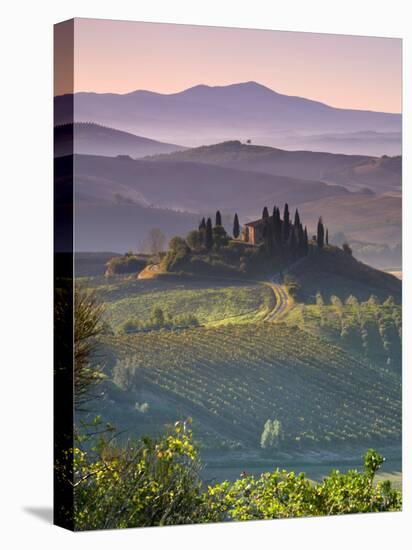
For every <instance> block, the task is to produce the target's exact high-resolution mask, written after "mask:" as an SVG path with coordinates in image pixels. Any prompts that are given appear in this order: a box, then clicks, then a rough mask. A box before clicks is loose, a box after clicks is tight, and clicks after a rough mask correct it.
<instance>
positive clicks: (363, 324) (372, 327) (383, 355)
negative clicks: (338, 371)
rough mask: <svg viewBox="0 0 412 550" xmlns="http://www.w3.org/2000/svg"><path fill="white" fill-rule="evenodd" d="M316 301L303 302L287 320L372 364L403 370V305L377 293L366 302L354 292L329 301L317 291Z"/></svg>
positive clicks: (334, 297) (397, 370)
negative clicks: (324, 337) (359, 299)
mask: <svg viewBox="0 0 412 550" xmlns="http://www.w3.org/2000/svg"><path fill="white" fill-rule="evenodd" d="M316 299H317V304H316V305H306V304H300V305H298V306H297V307H295V308H294V309H293V310H292V311H291V312H290V313H289V314H288V316H287V319H286V320H287V322H289V323H292V324H297V325H298V326H299V327H300V328H302V329H306V330H310V331H311V332H315V333H317V334H322V335H324V336H326V337H328V338H329V339H330V340H331V341H332V342H334V343H335V344H336V345H338V346H340V347H343V348H344V349H346V350H347V351H350V352H351V353H355V354H357V355H358V356H360V357H362V358H363V359H365V360H366V361H369V362H372V363H373V364H377V365H381V366H387V367H388V368H392V369H393V370H395V371H396V372H398V373H400V372H401V364H402V342H401V339H402V313H401V306H400V305H397V304H396V303H395V302H394V300H392V299H387V300H385V301H384V302H383V303H379V300H378V299H377V298H376V297H373V296H372V297H371V298H369V300H367V301H365V302H361V303H359V301H358V300H357V299H356V298H355V297H354V296H351V297H350V298H348V299H347V301H346V302H342V301H341V300H340V298H338V297H337V296H332V297H331V301H330V302H329V303H328V304H327V303H325V302H324V300H323V297H322V294H321V293H319V292H318V293H317V298H316Z"/></svg>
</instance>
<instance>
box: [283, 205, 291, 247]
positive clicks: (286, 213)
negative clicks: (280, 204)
mask: <svg viewBox="0 0 412 550" xmlns="http://www.w3.org/2000/svg"><path fill="white" fill-rule="evenodd" d="M282 229H283V232H282V233H283V237H282V241H283V242H284V243H287V242H288V240H289V229H290V216H289V205H288V203H285V208H284V211H283V224H282Z"/></svg>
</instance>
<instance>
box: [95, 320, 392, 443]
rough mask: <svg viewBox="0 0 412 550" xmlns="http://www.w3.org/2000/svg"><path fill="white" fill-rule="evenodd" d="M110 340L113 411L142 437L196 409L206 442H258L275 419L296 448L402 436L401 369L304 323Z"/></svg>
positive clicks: (107, 408)
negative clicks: (353, 351)
mask: <svg viewBox="0 0 412 550" xmlns="http://www.w3.org/2000/svg"><path fill="white" fill-rule="evenodd" d="M104 344H105V346H106V351H107V356H110V357H111V358H112V365H111V368H112V369H113V371H112V372H113V378H114V381H115V382H116V385H113V386H108V387H107V390H106V399H104V400H103V402H102V405H103V408H104V412H105V414H106V415H108V416H109V417H110V415H112V417H113V415H116V414H119V415H121V416H119V417H118V418H115V420H117V421H120V420H121V418H122V420H123V423H122V425H125V423H127V425H128V426H129V427H133V430H134V431H135V433H137V434H138V433H139V432H140V431H142V432H144V431H147V430H155V429H156V428H157V429H160V428H161V427H162V426H164V424H166V423H168V422H170V419H171V418H172V419H173V418H176V416H177V417H182V416H192V417H193V419H194V426H195V427H196V433H197V434H198V436H199V442H200V444H201V445H202V446H203V447H206V448H239V449H256V448H259V446H260V441H261V435H262V430H263V428H264V425H265V423H266V422H267V420H268V419H270V420H272V421H275V420H276V421H277V422H278V424H279V426H280V425H281V427H282V434H283V437H282V440H281V441H280V443H279V448H282V449H288V450H290V451H294V450H301V449H310V448H316V449H320V448H328V447H329V448H330V447H333V448H336V447H337V446H338V445H356V444H360V445H361V446H362V447H367V446H370V445H372V443H376V442H378V443H379V444H383V443H390V442H396V441H398V440H399V438H400V434H401V406H400V400H401V381H400V377H399V375H397V374H396V373H394V372H392V371H391V370H390V369H383V368H378V367H376V366H373V365H372V364H371V363H367V362H364V361H362V360H359V359H356V358H355V357H354V356H352V355H350V354H349V353H347V352H346V351H344V350H343V349H341V348H339V347H337V346H335V345H333V344H331V343H330V342H329V341H328V340H326V339H324V338H321V337H319V336H317V335H316V334H313V333H310V332H309V331H306V330H301V329H300V328H298V327H297V326H291V325H290V324H286V323H277V324H271V323H264V322H255V323H253V324H252V323H250V324H237V325H234V324H233V325H224V326H219V327H207V328H204V327H201V328H196V329H190V330H183V331H179V332H178V331H164V330H160V331H152V332H149V333H142V334H134V335H127V336H126V335H125V336H118V335H112V336H110V335H107V336H105V338H104ZM143 401H144V402H145V405H146V406H147V407H146V410H145V412H144V414H143V413H142V410H141V405H139V403H142V402H143ZM125 402H127V403H128V404H127V406H126V407H125ZM139 407H140V408H139ZM116 411H117V413H116ZM120 411H122V412H120ZM123 415H124V416H123ZM126 417H127V421H126Z"/></svg>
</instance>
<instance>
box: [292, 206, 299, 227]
mask: <svg viewBox="0 0 412 550" xmlns="http://www.w3.org/2000/svg"><path fill="white" fill-rule="evenodd" d="M293 225H294V226H295V227H296V229H298V228H299V226H300V217H299V212H298V209H297V208H296V212H295V221H294V222H293Z"/></svg>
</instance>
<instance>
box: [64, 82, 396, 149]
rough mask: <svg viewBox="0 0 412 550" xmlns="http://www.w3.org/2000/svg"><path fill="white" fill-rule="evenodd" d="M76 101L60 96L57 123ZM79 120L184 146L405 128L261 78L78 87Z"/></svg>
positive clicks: (391, 117)
mask: <svg viewBox="0 0 412 550" xmlns="http://www.w3.org/2000/svg"><path fill="white" fill-rule="evenodd" d="M72 103H73V99H72V97H71V96H69V95H66V96H64V95H63V96H58V97H56V98H55V112H56V113H57V117H58V120H57V121H56V123H57V124H63V123H67V122H70V121H71V120H70V118H71V112H72ZM75 120H76V122H84V121H93V122H97V123H99V124H104V125H105V126H110V127H113V128H118V129H121V130H124V131H127V132H132V133H135V134H138V135H141V134H143V135H148V136H151V137H152V138H153V139H157V140H160V141H166V142H171V143H176V142H177V143H181V144H183V145H185V146H196V145H201V144H205V143H216V142H218V141H222V140H227V139H239V138H242V139H247V138H251V139H253V140H254V141H256V140H257V141H258V142H260V143H264V144H267V145H274V144H276V143H277V142H279V139H282V136H283V137H284V136H285V134H287V135H288V136H290V134H291V132H294V133H298V134H301V133H303V134H311V135H313V134H320V133H331V132H350V133H352V132H359V131H362V132H363V131H377V132H399V131H400V130H401V115H399V114H392V113H378V112H372V111H360V110H350V109H336V108H333V107H330V106H328V105H325V104H323V103H320V102H317V101H312V100H309V99H306V98H302V97H292V96H287V95H283V94H280V93H277V92H275V91H274V90H271V89H269V88H267V87H265V86H262V85H261V84H258V83H256V82H244V83H238V84H232V85H229V86H206V85H198V86H194V87H193V88H189V89H187V90H184V91H182V92H179V93H174V94H160V93H156V92H151V91H146V90H137V91H135V92H131V93H127V94H114V93H105V94H96V93H91V92H90V93H89V92H79V93H77V94H76V95H75ZM367 142H368V139H367V138H366V140H365V143H367ZM290 148H293V145H291V146H290Z"/></svg>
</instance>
